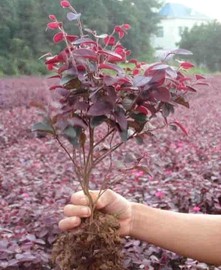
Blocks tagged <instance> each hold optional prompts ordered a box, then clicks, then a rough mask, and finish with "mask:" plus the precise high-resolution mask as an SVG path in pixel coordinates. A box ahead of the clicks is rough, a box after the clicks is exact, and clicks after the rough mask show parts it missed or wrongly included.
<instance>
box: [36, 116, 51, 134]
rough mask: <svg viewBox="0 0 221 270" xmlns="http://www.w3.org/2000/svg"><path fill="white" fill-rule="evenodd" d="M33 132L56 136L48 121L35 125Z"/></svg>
mask: <svg viewBox="0 0 221 270" xmlns="http://www.w3.org/2000/svg"><path fill="white" fill-rule="evenodd" d="M31 130H32V132H35V131H41V132H46V133H50V134H54V129H53V127H52V126H51V124H50V122H49V120H47V119H45V120H44V121H42V122H38V123H36V124H34V125H33V126H32V129H31Z"/></svg>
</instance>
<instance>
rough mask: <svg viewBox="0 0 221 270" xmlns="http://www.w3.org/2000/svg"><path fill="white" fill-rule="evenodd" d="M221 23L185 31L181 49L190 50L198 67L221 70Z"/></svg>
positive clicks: (203, 25)
mask: <svg viewBox="0 0 221 270" xmlns="http://www.w3.org/2000/svg"><path fill="white" fill-rule="evenodd" d="M220 37H221V23H219V22H217V21H213V22H211V23H208V24H202V25H200V26H194V27H193V28H192V29H190V30H189V31H188V30H185V31H184V33H183V35H182V39H181V41H180V43H179V47H182V48H185V49H188V50H190V51H191V52H192V53H193V56H192V59H193V61H195V62H196V64H197V65H202V66H206V67H207V68H209V69H210V70H211V71H217V70H220V69H221V39H220Z"/></svg>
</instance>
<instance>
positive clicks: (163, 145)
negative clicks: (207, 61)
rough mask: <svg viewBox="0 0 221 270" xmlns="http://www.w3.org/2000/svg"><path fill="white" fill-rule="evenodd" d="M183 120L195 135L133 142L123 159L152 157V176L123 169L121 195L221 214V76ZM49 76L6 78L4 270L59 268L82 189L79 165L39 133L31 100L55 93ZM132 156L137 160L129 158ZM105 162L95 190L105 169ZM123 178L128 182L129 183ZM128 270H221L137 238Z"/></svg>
mask: <svg viewBox="0 0 221 270" xmlns="http://www.w3.org/2000/svg"><path fill="white" fill-rule="evenodd" d="M208 81H209V83H210V85H209V86H203V87H202V88H201V89H199V91H198V93H197V94H195V95H194V97H193V99H192V101H191V102H190V105H191V108H190V109H189V110H188V109H186V108H179V109H178V110H177V111H176V113H175V114H174V115H173V116H171V119H177V120H178V121H179V122H181V123H182V124H183V125H184V126H185V127H186V129H187V130H188V136H186V135H185V134H183V133H182V131H181V130H177V131H173V130H170V129H169V128H166V129H163V130H160V132H159V131H156V132H153V133H154V135H155V136H152V137H148V138H147V139H146V141H145V145H141V146H137V145H136V143H135V142H128V143H127V144H126V145H125V146H124V147H122V148H121V150H119V151H118V152H117V154H116V155H117V156H118V157H119V158H118V160H119V159H121V161H124V158H125V160H126V159H127V160H128V159H130V154H132V153H131V149H134V150H136V151H135V154H137V155H145V156H146V158H145V159H144V161H145V162H146V165H147V166H148V167H149V169H150V174H151V175H146V174H144V173H143V172H142V171H137V170H133V171H128V173H127V174H126V176H125V175H123V174H122V172H119V171H117V169H116V172H115V173H116V174H117V179H118V181H117V182H116V184H115V185H114V186H113V188H114V190H116V191H117V192H120V193H121V194H122V195H124V196H125V197H127V198H128V199H130V200H133V201H138V202H142V203H146V204H149V205H152V206H154V207H159V208H163V209H172V210H176V211H180V212H195V213H196V214H197V213H209V214H221V121H220V119H221V91H220V89H221V76H208ZM47 89H48V81H47V80H46V79H45V78H38V77H23V78H5V79H1V80H0V151H1V154H0V217H1V218H0V269H7V270H17V269H36V270H37V269H39V270H42V269H53V267H52V266H51V265H50V262H49V257H50V250H51V245H52V243H53V242H54V240H55V238H56V235H57V234H58V227H57V223H58V221H59V219H60V218H61V217H62V207H63V206H64V204H65V203H67V202H68V201H69V198H70V194H71V193H72V192H73V191H75V190H77V189H78V188H79V187H78V185H77V183H76V182H74V181H73V173H72V165H71V162H70V161H69V160H68V158H67V157H66V156H65V154H64V152H63V150H62V149H60V148H59V146H58V145H57V144H56V143H55V141H54V140H53V139H50V138H36V137H35V136H34V134H32V133H31V130H30V128H31V126H32V124H33V123H34V122H35V121H36V120H37V119H38V116H37V114H36V110H35V109H34V108H32V107H30V106H29V102H30V100H33V99H34V100H39V99H44V98H43V96H47V95H48V90H47ZM128 153H129V156H128ZM104 166H105V164H101V166H100V168H99V169H98V170H97V171H96V173H95V177H94V180H93V183H92V186H91V188H96V187H97V186H98V182H99V179H102V175H103V173H104V171H105V169H104ZM122 178H123V179H124V180H123V181H122ZM124 253H125V266H126V269H130V270H136V269H164V270H166V269H167V270H169V269H221V267H220V268H215V267H213V266H208V265H206V264H204V263H199V262H196V261H194V260H192V259H188V258H183V257H180V256H178V255H176V254H174V253H171V252H168V251H165V250H163V249H160V248H158V247H155V246H152V245H148V243H143V242H140V241H138V240H136V239H129V238H128V239H126V240H125V249H124Z"/></svg>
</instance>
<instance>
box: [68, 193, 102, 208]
mask: <svg viewBox="0 0 221 270" xmlns="http://www.w3.org/2000/svg"><path fill="white" fill-rule="evenodd" d="M90 194H91V197H92V199H93V201H95V200H96V199H97V196H98V194H99V191H97V190H95V191H90ZM71 203H73V204H76V205H89V199H88V197H87V196H86V195H85V194H84V192H83V191H78V192H76V193H74V194H72V196H71Z"/></svg>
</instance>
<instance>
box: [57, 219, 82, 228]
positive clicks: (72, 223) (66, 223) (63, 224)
mask: <svg viewBox="0 0 221 270" xmlns="http://www.w3.org/2000/svg"><path fill="white" fill-rule="evenodd" d="M80 224H81V219H80V218H79V217H67V218H64V219H62V220H61V221H60V222H59V224H58V226H59V228H60V230H62V231H67V230H71V229H74V228H76V227H78V226H79V225H80Z"/></svg>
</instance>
